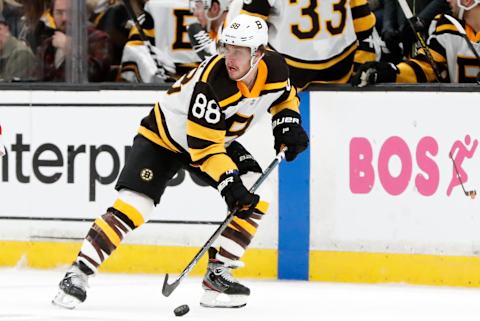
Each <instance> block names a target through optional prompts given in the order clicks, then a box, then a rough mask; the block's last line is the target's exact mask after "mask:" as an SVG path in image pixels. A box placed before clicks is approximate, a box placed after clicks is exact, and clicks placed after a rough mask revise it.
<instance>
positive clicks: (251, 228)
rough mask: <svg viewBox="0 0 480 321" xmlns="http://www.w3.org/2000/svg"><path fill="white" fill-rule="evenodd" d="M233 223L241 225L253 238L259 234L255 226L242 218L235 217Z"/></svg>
mask: <svg viewBox="0 0 480 321" xmlns="http://www.w3.org/2000/svg"><path fill="white" fill-rule="evenodd" d="M233 222H235V223H237V224H238V225H240V226H241V227H242V228H243V229H244V230H245V231H247V232H248V234H250V235H252V236H253V235H255V233H256V232H257V228H256V227H255V226H253V225H252V224H250V223H248V222H247V221H245V220H242V219H241V218H238V217H235V218H234V219H233Z"/></svg>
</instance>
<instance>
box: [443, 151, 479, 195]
mask: <svg viewBox="0 0 480 321" xmlns="http://www.w3.org/2000/svg"><path fill="white" fill-rule="evenodd" d="M448 156H450V159H451V160H452V163H453V168H454V169H455V173H456V174H457V179H458V181H459V182H460V185H461V186H462V189H463V193H465V196H467V197H470V198H471V199H474V198H475V196H477V191H476V190H471V191H467V190H466V189H465V186H463V182H462V179H461V177H460V173H459V172H458V168H457V164H456V163H455V160H454V159H453V157H452V153H449V154H448Z"/></svg>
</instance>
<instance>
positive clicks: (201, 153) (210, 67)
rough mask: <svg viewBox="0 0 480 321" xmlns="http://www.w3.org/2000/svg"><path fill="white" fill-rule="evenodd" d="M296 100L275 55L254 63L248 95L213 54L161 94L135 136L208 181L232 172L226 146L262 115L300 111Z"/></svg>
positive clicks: (285, 70) (283, 66)
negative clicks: (183, 159)
mask: <svg viewBox="0 0 480 321" xmlns="http://www.w3.org/2000/svg"><path fill="white" fill-rule="evenodd" d="M298 106H299V99H298V96H297V93H296V90H295V88H294V87H292V86H290V81H289V77H288V66H287V65H286V64H285V60H284V58H283V57H282V56H281V55H279V54H278V53H275V52H272V51H267V52H266V53H265V55H264V57H263V58H262V59H261V60H260V62H259V63H258V72H257V76H256V80H255V83H254V85H253V87H252V89H251V90H249V89H248V88H247V86H245V84H244V83H243V82H236V81H234V80H231V79H230V78H229V76H228V73H227V69H226V66H225V59H224V57H223V56H222V55H215V56H213V57H211V58H209V59H208V60H205V61H204V62H202V63H201V64H200V66H199V67H198V68H195V69H193V70H192V71H190V72H189V73H187V74H185V75H184V76H182V77H181V78H180V79H179V80H178V81H177V82H176V83H175V84H174V85H173V86H172V87H171V88H170V89H169V90H168V91H167V92H166V93H165V94H163V95H162V96H161V98H160V100H159V101H158V103H157V104H156V105H155V107H154V108H153V109H152V111H151V112H150V114H149V115H148V116H147V117H145V118H144V119H143V120H142V123H141V126H140V129H139V132H140V134H142V135H143V136H145V137H146V138H147V139H149V140H151V141H153V142H155V143H156V144H158V145H160V146H162V147H164V148H166V149H168V150H171V151H173V152H176V153H185V154H187V155H188V156H189V157H190V160H191V162H192V164H193V165H197V166H199V167H200V168H201V169H202V170H203V171H204V172H206V173H207V174H209V175H210V176H211V177H212V178H214V179H216V180H218V178H219V177H220V175H221V174H223V173H224V172H226V171H227V170H230V169H235V168H236V166H235V164H234V163H233V162H232V161H231V159H230V158H229V157H228V156H227V155H226V151H225V145H226V144H228V143H229V142H230V141H232V140H234V139H236V138H238V137H239V136H241V135H243V134H244V133H245V132H246V131H247V130H248V129H249V128H251V126H252V125H254V124H255V123H256V122H257V121H258V120H259V119H260V118H261V116H262V114H264V113H266V112H270V113H272V114H276V113H278V112H279V111H281V110H283V109H286V108H288V109H292V110H294V111H296V112H299V109H298Z"/></svg>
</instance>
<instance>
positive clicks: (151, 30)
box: [127, 12, 155, 46]
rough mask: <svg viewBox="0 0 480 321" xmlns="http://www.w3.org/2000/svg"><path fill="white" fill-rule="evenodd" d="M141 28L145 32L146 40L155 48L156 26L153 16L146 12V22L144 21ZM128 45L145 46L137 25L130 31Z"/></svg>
mask: <svg viewBox="0 0 480 321" xmlns="http://www.w3.org/2000/svg"><path fill="white" fill-rule="evenodd" d="M141 27H142V30H143V34H144V35H145V38H146V39H145V40H148V41H149V42H150V43H151V44H152V45H153V46H155V25H154V22H153V18H152V16H151V15H150V14H149V13H148V12H145V20H144V21H143V23H142V25H141ZM127 45H130V46H140V45H143V40H142V36H141V35H140V32H139V30H138V28H137V26H136V25H134V26H133V27H132V29H130V33H129V35H128V41H127Z"/></svg>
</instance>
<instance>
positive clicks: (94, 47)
mask: <svg viewBox="0 0 480 321" xmlns="http://www.w3.org/2000/svg"><path fill="white" fill-rule="evenodd" d="M70 1H71V0H54V1H53V3H52V13H53V18H54V22H55V26H56V30H55V33H54V34H53V36H52V37H50V38H48V39H46V40H45V41H44V42H43V44H42V46H41V47H40V48H39V50H38V52H37V55H38V57H39V60H40V68H39V74H40V77H41V80H45V81H65V59H66V57H67V56H68V55H69V54H70V50H71V47H70V41H71V39H70V37H69V36H68V34H67V25H68V23H69V21H70ZM87 37H88V39H87V41H88V49H87V51H88V80H89V81H94V82H98V81H106V80H107V79H108V75H109V70H110V64H111V55H112V52H111V43H110V37H109V36H108V34H107V33H105V32H103V31H99V30H97V29H95V28H94V27H93V26H92V25H88V27H87Z"/></svg>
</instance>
